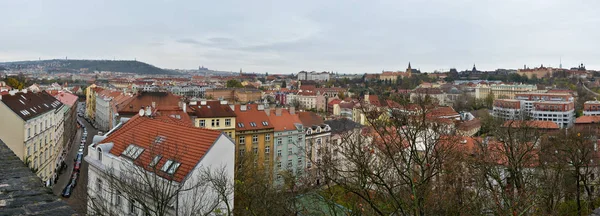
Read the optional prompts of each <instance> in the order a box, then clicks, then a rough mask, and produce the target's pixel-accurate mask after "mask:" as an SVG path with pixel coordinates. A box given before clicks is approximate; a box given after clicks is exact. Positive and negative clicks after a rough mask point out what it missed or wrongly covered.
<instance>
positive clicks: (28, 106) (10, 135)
mask: <svg viewBox="0 0 600 216" xmlns="http://www.w3.org/2000/svg"><path fill="white" fill-rule="evenodd" d="M0 101H2V103H0V119H2V121H1V122H0V139H2V140H3V141H4V142H5V143H6V145H7V146H8V147H9V148H10V149H11V150H12V151H13V152H14V153H15V155H17V156H18V157H19V158H20V159H21V160H23V161H25V164H27V165H28V166H29V167H30V168H33V169H34V170H35V173H36V175H37V176H39V177H40V178H41V179H42V181H44V183H45V185H46V186H49V185H52V184H53V183H54V179H56V176H57V175H56V169H57V167H59V166H60V163H61V162H62V161H61V160H62V158H61V157H60V153H61V152H62V149H63V143H60V142H62V140H63V132H64V116H65V115H64V113H65V112H64V110H63V108H64V105H63V104H62V103H61V102H60V101H58V100H57V99H56V98H54V97H53V96H52V95H50V94H48V93H47V92H45V91H42V92H39V93H33V92H31V91H27V89H24V90H23V91H21V92H19V91H16V90H13V91H10V93H9V94H7V95H2V96H0Z"/></svg>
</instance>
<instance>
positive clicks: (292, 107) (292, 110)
mask: <svg viewBox="0 0 600 216" xmlns="http://www.w3.org/2000/svg"><path fill="white" fill-rule="evenodd" d="M290 114H292V115H295V114H296V107H294V106H291V107H290Z"/></svg>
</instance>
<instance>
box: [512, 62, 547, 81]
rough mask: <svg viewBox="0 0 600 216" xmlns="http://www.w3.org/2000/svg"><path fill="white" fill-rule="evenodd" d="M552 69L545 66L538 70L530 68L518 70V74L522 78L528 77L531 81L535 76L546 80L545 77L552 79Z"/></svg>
mask: <svg viewBox="0 0 600 216" xmlns="http://www.w3.org/2000/svg"><path fill="white" fill-rule="evenodd" d="M552 69H553V68H551V67H544V65H541V66H540V67H537V68H533V69H529V68H524V69H519V70H517V74H519V75H521V76H527V78H529V79H531V78H532V77H533V76H534V75H535V77H537V78H540V79H541V78H544V77H550V76H552Z"/></svg>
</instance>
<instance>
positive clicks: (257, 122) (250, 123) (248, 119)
mask: <svg viewBox="0 0 600 216" xmlns="http://www.w3.org/2000/svg"><path fill="white" fill-rule="evenodd" d="M242 108H244V110H242ZM234 112H235V115H236V118H235V123H236V126H235V130H236V131H246V130H261V129H272V128H273V124H272V123H271V122H270V120H269V117H267V114H266V113H265V111H264V110H258V104H248V105H240V104H237V105H235V110H234Z"/></svg>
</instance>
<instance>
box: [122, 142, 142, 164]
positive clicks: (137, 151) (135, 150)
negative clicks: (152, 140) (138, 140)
mask: <svg viewBox="0 0 600 216" xmlns="http://www.w3.org/2000/svg"><path fill="white" fill-rule="evenodd" d="M142 152H144V149H143V148H141V147H139V146H136V145H134V144H129V146H127V148H126V149H125V151H123V154H124V155H125V156H127V157H129V158H131V159H134V160H135V159H137V158H138V157H139V156H140V155H141V154H142Z"/></svg>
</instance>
